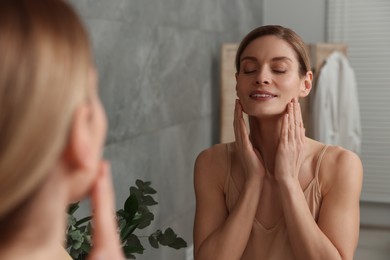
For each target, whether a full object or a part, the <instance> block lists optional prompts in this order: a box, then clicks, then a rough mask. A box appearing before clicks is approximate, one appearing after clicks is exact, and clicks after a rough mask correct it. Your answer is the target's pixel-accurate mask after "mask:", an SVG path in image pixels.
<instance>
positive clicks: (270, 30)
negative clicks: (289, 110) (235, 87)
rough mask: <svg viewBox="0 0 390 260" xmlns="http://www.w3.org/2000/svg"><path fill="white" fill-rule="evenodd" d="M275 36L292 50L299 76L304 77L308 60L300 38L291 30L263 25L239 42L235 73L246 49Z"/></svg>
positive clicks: (308, 65)
mask: <svg viewBox="0 0 390 260" xmlns="http://www.w3.org/2000/svg"><path fill="white" fill-rule="evenodd" d="M269 35H272V36H276V37H278V38H280V39H282V40H285V41H286V42H287V43H288V44H290V46H291V47H292V49H293V50H294V52H295V54H296V57H297V60H298V63H299V75H300V76H301V77H304V76H305V75H306V72H308V71H310V59H309V55H308V53H307V50H306V46H305V44H304V42H303V41H302V39H301V37H299V35H298V34H297V33H296V32H294V31H293V30H291V29H289V28H286V27H283V26H280V25H265V26H260V27H258V28H255V29H254V30H252V31H251V32H249V33H248V34H247V35H246V36H245V37H244V39H243V40H242V41H241V43H240V46H239V47H238V50H237V54H236V59H235V66H236V71H237V73H238V72H239V71H240V58H241V55H242V53H243V52H244V50H245V49H246V47H247V46H248V45H249V44H250V43H251V42H252V41H253V40H255V39H257V38H260V37H263V36H269Z"/></svg>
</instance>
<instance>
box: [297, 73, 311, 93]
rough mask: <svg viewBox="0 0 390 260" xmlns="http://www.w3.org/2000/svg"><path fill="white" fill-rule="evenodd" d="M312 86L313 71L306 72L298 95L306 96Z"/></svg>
mask: <svg viewBox="0 0 390 260" xmlns="http://www.w3.org/2000/svg"><path fill="white" fill-rule="evenodd" d="M312 86H313V72H311V71H308V72H306V76H305V79H304V80H303V82H302V88H301V89H300V93H299V97H306V96H307V95H309V93H310V91H311V88H312Z"/></svg>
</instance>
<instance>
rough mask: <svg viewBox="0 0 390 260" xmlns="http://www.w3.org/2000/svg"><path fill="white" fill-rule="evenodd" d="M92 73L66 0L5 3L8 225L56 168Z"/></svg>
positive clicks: (2, 162) (2, 83)
mask: <svg viewBox="0 0 390 260" xmlns="http://www.w3.org/2000/svg"><path fill="white" fill-rule="evenodd" d="M90 69H91V53H90V45H89V40H88V37H87V33H86V32H85V29H84V27H83V25H82V23H81V21H80V20H79V18H78V16H77V14H76V13H75V12H74V10H73V9H72V8H71V7H70V6H69V5H68V4H66V3H65V2H64V1H61V0H39V1H31V0H5V1H4V0H3V1H1V2H0V219H2V218H3V217H5V216H6V215H7V213H10V212H11V211H12V210H15V209H16V208H17V207H18V205H20V204H21V203H22V202H23V201H25V200H26V199H27V198H28V197H29V195H31V193H33V192H34V190H36V189H38V187H39V184H40V183H42V182H43V180H44V178H45V176H46V175H47V174H48V173H49V172H50V169H51V168H53V166H54V165H55V162H56V161H57V160H58V158H59V156H60V154H61V152H62V151H63V149H64V145H65V143H66V140H67V135H68V132H69V126H70V122H71V118H72V114H73V112H74V111H75V108H76V107H77V105H78V104H79V103H80V102H81V101H82V100H84V99H85V98H86V97H87V85H88V71H89V70H90Z"/></svg>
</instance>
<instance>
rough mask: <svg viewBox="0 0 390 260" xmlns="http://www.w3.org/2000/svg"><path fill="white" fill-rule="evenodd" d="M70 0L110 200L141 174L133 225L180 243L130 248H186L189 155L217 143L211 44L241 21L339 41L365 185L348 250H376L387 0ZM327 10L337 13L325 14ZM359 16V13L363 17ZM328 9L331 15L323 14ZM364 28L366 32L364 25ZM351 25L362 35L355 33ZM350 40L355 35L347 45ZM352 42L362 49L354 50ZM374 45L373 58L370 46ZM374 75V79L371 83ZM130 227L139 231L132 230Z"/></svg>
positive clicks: (383, 225) (383, 210)
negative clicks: (94, 99) (98, 107)
mask: <svg viewBox="0 0 390 260" xmlns="http://www.w3.org/2000/svg"><path fill="white" fill-rule="evenodd" d="M70 2H71V3H72V4H73V6H74V7H75V8H76V10H78V12H79V14H80V15H81V16H82V18H83V20H84V22H85V24H86V26H87V29H88V30H89V34H90V37H91V40H92V43H93V48H94V55H95V58H96V64H97V69H98V71H99V79H100V84H99V85H100V95H101V97H102V101H103V104H104V106H105V108H106V111H107V116H108V121H109V125H110V127H109V133H108V138H107V143H106V147H105V156H106V158H107V159H109V160H110V161H111V163H112V171H113V177H114V185H115V191H116V196H117V202H116V203H117V207H118V208H119V207H122V205H123V203H124V200H125V199H126V198H127V196H128V195H129V187H130V186H131V185H134V184H135V180H136V179H142V180H144V181H151V182H152V187H154V188H155V189H156V190H157V194H156V196H155V199H156V200H157V201H158V203H159V204H158V205H157V206H154V207H153V208H154V209H153V212H154V214H155V220H154V222H152V225H151V226H150V227H149V228H147V229H146V230H145V234H149V233H148V230H150V231H154V230H155V229H157V228H159V229H165V228H166V227H172V228H173V229H174V230H175V231H176V232H177V233H178V234H179V235H180V236H182V237H183V238H184V239H185V240H186V241H187V242H188V246H189V247H188V248H187V249H182V250H178V251H177V250H174V249H170V248H160V249H153V248H150V246H149V245H148V242H147V239H145V240H144V241H141V242H143V244H144V246H145V247H147V249H146V251H145V253H144V254H143V255H137V259H167V260H168V259H170V260H172V259H183V260H184V259H185V260H187V259H192V258H191V256H192V252H191V250H192V249H191V245H192V225H193V219H194V208H195V200H194V191H193V166H194V161H195V159H196V156H197V155H198V153H199V152H200V151H202V150H203V149H205V148H208V147H210V146H211V145H213V144H215V143H218V142H219V127H220V91H219V90H220V62H221V45H222V44H224V43H238V42H239V41H240V40H241V39H242V37H243V36H245V34H246V33H248V32H249V31H250V30H252V29H253V28H255V27H258V26H260V25H265V24H281V25H283V26H286V27H289V28H291V29H293V30H295V31H296V32H297V33H298V34H299V35H301V36H302V38H303V40H304V41H305V42H306V43H321V42H327V41H342V42H345V43H347V45H348V57H349V58H350V61H351V66H352V67H353V68H354V67H356V68H359V69H360V68H362V69H361V70H362V71H359V70H356V71H355V73H356V77H357V80H358V82H357V83H358V90H359V101H360V104H361V120H362V131H363V137H362V140H363V143H362V153H361V157H362V161H363V164H364V167H365V177H364V178H365V179H364V182H365V184H364V185H365V186H364V191H363V194H362V202H361V206H362V210H361V236H360V241H359V248H358V250H357V253H356V258H355V259H358V260H359V259H371V260H376V259H377V260H380V259H388V257H389V255H390V204H389V203H390V173H389V171H390V170H389V169H390V134H389V133H390V118H389V114H390V106H389V105H388V103H390V86H389V83H388V82H389V80H390V78H389V74H390V73H389V71H388V70H389V67H390V36H389V33H388V32H390V30H389V28H390V21H389V18H386V17H390V4H389V1H387V0H382V1H380V0H374V1H363V0H359V1H351V0H342V1H332V0H296V1H283V0H247V1H235V0H197V1H192V0H154V1H153V0H110V1H108V0H70ZM335 2H336V3H337V4H335ZM351 2H353V4H351ZM365 2H369V3H365ZM359 3H360V5H359ZM352 7H358V9H353V8H352ZM351 8H352V9H351ZM357 10H358V11H359V10H360V12H361V13H359V12H358V11H357ZM368 11H372V12H373V13H368ZM375 12H377V13H375ZM336 13H337V14H339V16H337V17H336V16H334V15H335V14H336ZM351 14H355V15H357V16H358V17H360V18H359V19H360V20H358V21H361V24H359V23H355V22H351V23H348V21H351V17H352V15H351ZM364 15H366V16H364ZM363 17H369V18H370V19H369V20H367V21H365V20H364V19H363ZM337 19H338V20H337ZM336 20H337V21H340V22H341V23H342V24H343V26H337V25H334V23H332V22H333V21H336ZM332 28H333V30H331V29H332ZM341 29H343V30H341ZM374 29H377V31H378V32H374V33H371V34H367V32H372V31H373V30H374ZM335 31H336V33H335ZM350 32H354V33H355V34H351V33H350ZM359 33H360V34H363V37H364V39H365V41H362V40H359V39H360V38H356V34H359ZM386 33H387V35H388V36H386ZM386 37H387V38H386ZM355 42H360V43H362V42H363V43H365V44H366V45H364V46H363V47H361V48H360V47H359V48H360V49H359V48H358V49H356V48H357V47H355V45H354V44H355ZM372 43H381V44H383V46H385V47H383V46H382V45H381V46H382V47H380V48H379V47H378V46H373V44H372ZM356 46H357V45H356ZM386 46H387V47H386ZM378 48H379V49H380V52H379V51H378ZM362 49H363V50H365V51H364V55H363V56H359V55H358V54H359V53H362V51H361V50H362ZM374 50H376V52H375V54H376V55H377V56H375V57H374V56H372V55H371V52H372V51H374ZM386 55H387V56H386ZM367 56H370V57H371V58H372V59H371V60H372V61H373V63H372V64H371V65H370V68H371V70H369V71H368V72H370V73H371V74H363V73H364V72H367V69H364V67H361V65H360V64H362V63H366V62H367V60H365V58H367ZM362 57H363V58H362ZM386 62H388V63H386ZM386 64H389V66H387V65H386ZM386 66H387V67H386ZM375 68H379V69H381V70H380V71H379V72H378V70H375ZM378 78H381V79H382V81H383V82H384V83H382V81H381V82H379V83H376V82H375V84H376V85H375V84H371V83H372V80H373V79H375V80H376V79H378ZM367 79H369V80H367ZM363 81H364V84H360V82H363ZM367 84H369V85H367ZM368 88H370V89H369V90H368ZM386 109H387V110H386ZM365 111H367V112H365ZM387 112H389V113H387ZM85 204H86V203H85ZM137 233H140V234H141V235H142V232H141V231H139V232H138V231H137Z"/></svg>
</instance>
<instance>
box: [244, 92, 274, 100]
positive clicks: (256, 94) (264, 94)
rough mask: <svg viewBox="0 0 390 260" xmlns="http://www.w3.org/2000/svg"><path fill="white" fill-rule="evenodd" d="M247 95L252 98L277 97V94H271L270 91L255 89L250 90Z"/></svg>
mask: <svg viewBox="0 0 390 260" xmlns="http://www.w3.org/2000/svg"><path fill="white" fill-rule="evenodd" d="M249 97H250V98H254V99H270V98H274V97H277V95H275V94H272V93H270V92H267V91H258V90H256V91H253V92H251V93H250V95H249Z"/></svg>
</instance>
